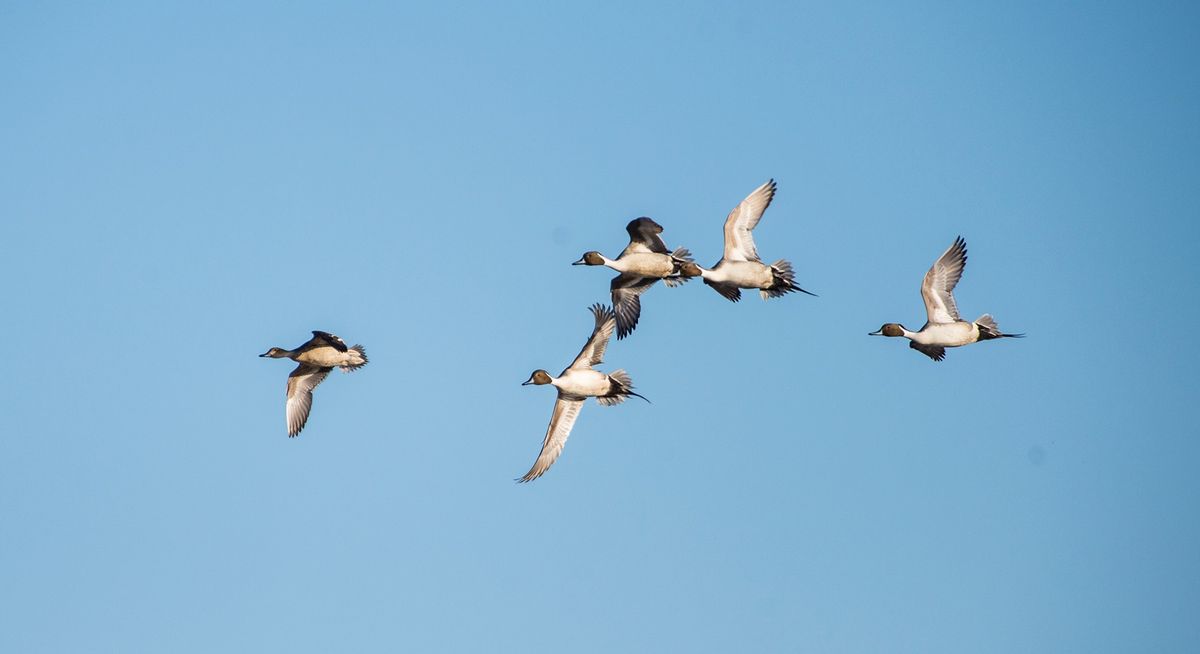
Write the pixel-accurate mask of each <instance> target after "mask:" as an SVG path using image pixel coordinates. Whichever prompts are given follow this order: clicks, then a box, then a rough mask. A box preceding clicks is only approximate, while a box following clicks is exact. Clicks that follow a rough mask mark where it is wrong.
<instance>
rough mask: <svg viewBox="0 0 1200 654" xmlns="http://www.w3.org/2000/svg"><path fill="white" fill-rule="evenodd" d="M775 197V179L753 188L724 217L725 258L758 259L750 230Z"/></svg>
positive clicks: (731, 259) (736, 259) (739, 259)
mask: <svg viewBox="0 0 1200 654" xmlns="http://www.w3.org/2000/svg"><path fill="white" fill-rule="evenodd" d="M774 197H775V180H773V179H771V180H767V183H766V184H763V185H762V186H760V187H758V188H756V189H754V190H753V191H751V192H750V195H747V196H746V199H745V200H742V202H741V204H739V205H738V206H736V207H734V209H733V211H730V212H729V217H728V218H726V219H725V260H726V261H758V249H757V248H756V247H755V246H754V238H753V237H752V236H751V235H750V232H751V231H752V230H753V229H754V228H755V227H756V226H757V225H758V221H760V220H762V215H763V212H764V211H766V210H767V207H768V206H770V204H771V200H772V199H773V198H774Z"/></svg>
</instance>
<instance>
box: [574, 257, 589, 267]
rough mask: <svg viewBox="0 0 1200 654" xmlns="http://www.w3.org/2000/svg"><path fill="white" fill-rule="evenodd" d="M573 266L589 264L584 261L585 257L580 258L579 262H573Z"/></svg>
mask: <svg viewBox="0 0 1200 654" xmlns="http://www.w3.org/2000/svg"><path fill="white" fill-rule="evenodd" d="M571 265H572V266H583V265H587V262H586V261H584V260H583V257H580V258H579V261H573V262H571Z"/></svg>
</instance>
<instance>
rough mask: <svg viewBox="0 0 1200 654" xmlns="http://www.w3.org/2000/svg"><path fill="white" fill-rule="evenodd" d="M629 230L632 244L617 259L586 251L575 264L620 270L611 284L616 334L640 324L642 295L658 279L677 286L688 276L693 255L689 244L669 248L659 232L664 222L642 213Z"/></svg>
mask: <svg viewBox="0 0 1200 654" xmlns="http://www.w3.org/2000/svg"><path fill="white" fill-rule="evenodd" d="M625 231H626V232H629V245H627V246H625V250H624V251H622V252H621V255H620V256H619V257H617V258H616V259H609V258H608V257H606V256H604V255H603V254H600V253H599V252H596V251H594V250H593V251H591V252H585V253H584V255H583V256H582V257H580V259H579V261H576V262H575V263H574V265H576V266H583V265H587V266H607V267H609V268H612V269H613V270H615V271H617V272H619V273H621V274H620V275H617V276H616V277H614V278H613V280H612V283H611V284H610V285H609V290H610V292H611V293H612V302H613V309H614V310H615V311H616V316H617V338H618V339H622V338H625V337H626V336H628V335H629V334H630V333H632V332H633V330H634V329H635V328H636V327H637V323H638V318H640V317H641V314H642V303H641V295H642V293H645V292H646V291H647V290H648V289H649V288H650V287H651V286H653V285H654V283H655V282H657V281H658V280H660V279H661V280H663V283H665V284H666V285H667V286H678V285H679V284H682V283H684V282H686V281H687V280H688V277H689V275H687V274H685V273H683V272H682V268H683V266H684V265H686V264H688V263H691V261H692V255H691V253H690V252H688V250H687V248H677V249H676V250H674V251H671V250H668V249H667V245H666V243H664V242H663V240H662V237H661V236H659V234H661V233H662V231H663V228H662V225H659V224H658V223H656V222H654V221H653V220H651V219H649V218H646V217H642V218H637V219H635V220H632V221H630V222H629V224H628V225H626V226H625Z"/></svg>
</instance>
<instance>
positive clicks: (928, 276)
mask: <svg viewBox="0 0 1200 654" xmlns="http://www.w3.org/2000/svg"><path fill="white" fill-rule="evenodd" d="M966 266H967V242H966V241H964V240H963V237H961V236H959V237H958V238H956V239H954V243H952V244H951V245H950V247H949V248H947V249H946V251H945V252H943V253H942V256H940V257H938V259H937V261H935V262H933V267H931V268H930V269H929V272H927V273H925V280H924V281H923V282H921V299H922V300H924V301H925V312H926V314H928V318H927V320H926V321H925V326H924V327H922V328H921V331H918V332H914V331H909V330H908V329H906V328H905V327H904V325H901V324H899V323H894V322H889V323H886V324H885V325H884V326H883V327H880V328H879V330H878V331H873V332H871V333H870V334H868V336H903V337H904V338H907V339H908V340H909V343H908V346H909V347H911V348H912V349H914V350H916V351H918V352H920V353H921V354H924V355H925V356H927V357H929V358H930V359H933V360H934V361H941V360H942V359H945V358H946V348H948V347H960V346H963V345H969V344H971V343H976V342H978V341H988V340H991V339H993V338H1022V337H1024V336H1025V335H1024V334H1005V333H1002V332H1001V331H1000V328H999V327H997V326H996V321H995V320H994V319H993V318H992V316H991V315H989V314H986V313H985V314H983V315H982V316H979V318H977V319H976V320H975V322H967V321H965V320H963V319H962V318H960V317H959V316H958V305H957V304H955V302H954V287H955V285H957V284H958V280H959V279H961V278H962V274H963V270H964V269H965V268H966Z"/></svg>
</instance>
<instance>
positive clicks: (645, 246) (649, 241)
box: [621, 217, 671, 256]
mask: <svg viewBox="0 0 1200 654" xmlns="http://www.w3.org/2000/svg"><path fill="white" fill-rule="evenodd" d="M625 231H627V232H629V245H627V246H625V251H624V252H622V253H621V256H625V255H626V254H630V253H634V252H655V253H658V254H670V253H671V251H670V250H668V249H667V244H666V243H663V240H662V237H661V236H659V234H661V233H662V231H663V228H662V225H660V224H658V223H656V222H654V221H653V220H651V219H649V218H646V217H642V218H637V219H635V220H631V221H629V224H628V225H626V226H625Z"/></svg>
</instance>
